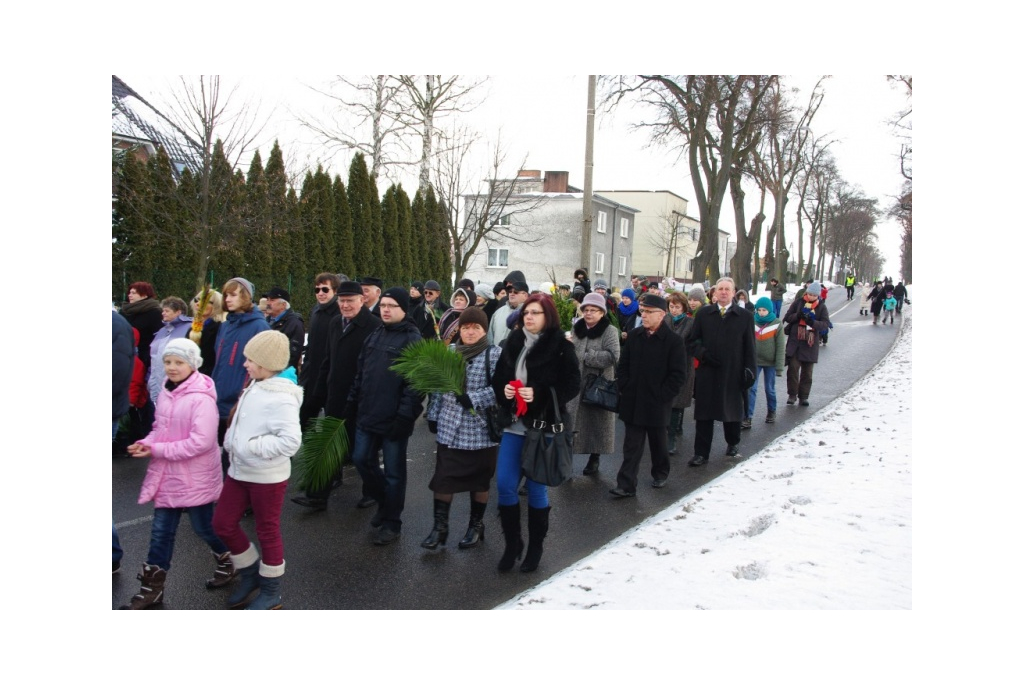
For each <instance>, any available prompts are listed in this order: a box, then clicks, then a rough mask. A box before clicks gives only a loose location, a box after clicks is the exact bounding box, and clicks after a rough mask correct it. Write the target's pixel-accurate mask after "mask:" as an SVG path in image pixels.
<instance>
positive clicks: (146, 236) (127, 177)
mask: <svg viewBox="0 0 1024 685" xmlns="http://www.w3.org/2000/svg"><path fill="white" fill-rule="evenodd" d="M115 173H118V174H119V177H118V184H117V193H116V196H115V198H116V199H115V201H114V208H113V215H112V220H111V229H112V233H113V236H112V237H113V241H112V255H111V256H112V259H111V266H112V269H111V271H112V273H111V290H112V297H113V299H114V301H115V302H117V303H118V304H121V303H123V302H125V301H126V300H127V297H128V285H129V284H131V283H133V282H135V281H139V280H143V281H149V279H150V278H151V277H152V272H153V266H154V259H153V250H152V232H151V231H150V230H149V226H148V220H147V214H148V211H149V198H150V188H149V174H148V173H147V171H146V166H145V165H144V164H143V163H142V162H140V161H139V160H138V159H136V158H135V155H134V154H132V153H131V152H129V153H128V154H126V155H124V156H123V158H122V161H121V165H120V170H119V171H117V170H116V171H115Z"/></svg>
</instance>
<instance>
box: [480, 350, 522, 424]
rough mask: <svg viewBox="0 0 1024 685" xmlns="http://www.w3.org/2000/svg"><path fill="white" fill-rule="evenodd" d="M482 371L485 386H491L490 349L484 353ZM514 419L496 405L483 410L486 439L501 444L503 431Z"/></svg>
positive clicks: (501, 406)
mask: <svg viewBox="0 0 1024 685" xmlns="http://www.w3.org/2000/svg"><path fill="white" fill-rule="evenodd" d="M484 371H485V372H486V373H487V385H490V384H491V348H490V347H488V348H487V349H486V350H485V351H484ZM514 421H515V417H514V416H512V412H511V411H509V410H508V409H507V408H506V407H505V406H504V405H499V404H497V403H495V404H492V405H491V406H489V407H487V408H486V409H484V422H485V423H486V424H487V437H488V438H490V439H491V442H501V436H502V434H503V433H504V432H505V429H506V428H508V427H509V426H511V425H512V423H513V422H514Z"/></svg>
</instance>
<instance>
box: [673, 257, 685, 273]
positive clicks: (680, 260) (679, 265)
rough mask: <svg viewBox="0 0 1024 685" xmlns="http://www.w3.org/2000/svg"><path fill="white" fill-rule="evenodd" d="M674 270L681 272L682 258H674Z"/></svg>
mask: <svg viewBox="0 0 1024 685" xmlns="http://www.w3.org/2000/svg"><path fill="white" fill-rule="evenodd" d="M675 270H676V271H682V270H683V258H682V257H676V265H675Z"/></svg>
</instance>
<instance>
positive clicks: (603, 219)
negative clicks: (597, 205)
mask: <svg viewBox="0 0 1024 685" xmlns="http://www.w3.org/2000/svg"><path fill="white" fill-rule="evenodd" d="M597 232H598V233H607V232H608V214H607V213H606V212H598V213H597Z"/></svg>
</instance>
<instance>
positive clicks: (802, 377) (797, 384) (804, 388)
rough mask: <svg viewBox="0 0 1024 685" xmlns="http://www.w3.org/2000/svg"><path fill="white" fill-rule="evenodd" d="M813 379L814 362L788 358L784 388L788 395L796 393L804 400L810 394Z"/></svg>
mask: <svg viewBox="0 0 1024 685" xmlns="http://www.w3.org/2000/svg"><path fill="white" fill-rule="evenodd" d="M813 380H814V362H800V361H797V360H796V359H793V358H790V360H789V369H788V371H787V372H786V388H787V390H788V391H789V396H790V397H792V396H793V395H796V396H797V397H799V398H800V399H802V400H806V399H807V398H808V397H809V396H810V394H811V383H812V382H813Z"/></svg>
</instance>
